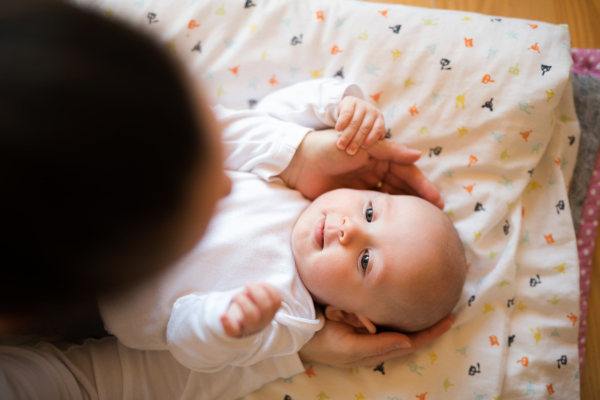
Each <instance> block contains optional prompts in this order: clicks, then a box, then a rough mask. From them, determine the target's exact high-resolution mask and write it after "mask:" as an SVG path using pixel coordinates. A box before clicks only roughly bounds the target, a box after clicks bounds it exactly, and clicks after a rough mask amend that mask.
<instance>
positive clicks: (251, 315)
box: [221, 282, 281, 338]
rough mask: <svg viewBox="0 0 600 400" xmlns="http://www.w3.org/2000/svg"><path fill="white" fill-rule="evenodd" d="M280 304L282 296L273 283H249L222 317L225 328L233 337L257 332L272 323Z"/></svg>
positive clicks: (228, 334)
mask: <svg viewBox="0 0 600 400" xmlns="http://www.w3.org/2000/svg"><path fill="white" fill-rule="evenodd" d="M280 306H281V296H280V295H279V292H278V291H277V289H275V288H274V287H273V286H272V285H270V284H268V283H264V282H262V283H248V284H247V285H246V287H245V288H244V291H243V292H241V293H239V294H237V295H236V296H235V297H234V298H233V300H231V304H229V307H228V308H227V312H225V314H224V315H223V316H222V317H221V323H222V324H223V329H224V330H225V333H226V334H227V336H229V337H232V338H237V337H242V336H247V335H252V334H254V333H257V332H259V331H261V330H263V329H264V328H265V327H267V325H269V324H270V323H271V320H272V319H273V317H274V316H275V313H276V312H277V310H279V307H280Z"/></svg>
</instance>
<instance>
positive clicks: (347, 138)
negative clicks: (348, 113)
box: [338, 107, 367, 150]
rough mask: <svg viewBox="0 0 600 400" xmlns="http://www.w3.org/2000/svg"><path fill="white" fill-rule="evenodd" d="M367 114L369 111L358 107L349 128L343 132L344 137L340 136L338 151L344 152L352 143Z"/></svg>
mask: <svg viewBox="0 0 600 400" xmlns="http://www.w3.org/2000/svg"><path fill="white" fill-rule="evenodd" d="M366 113H367V111H366V109H365V108H364V107H356V108H355V109H354V115H353V116H352V119H351V120H350V122H349V123H348V126H346V128H345V129H344V131H343V132H342V136H340V138H339V140H338V149H340V150H344V149H346V147H348V145H349V144H350V142H351V141H352V138H353V137H354V135H356V132H357V131H358V129H359V128H360V126H361V125H362V122H363V119H364V118H365V114H366Z"/></svg>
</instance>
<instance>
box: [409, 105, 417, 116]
mask: <svg viewBox="0 0 600 400" xmlns="http://www.w3.org/2000/svg"><path fill="white" fill-rule="evenodd" d="M408 112H409V113H410V115H415V114H418V113H419V111H417V103H415V105H414V106H412V107H411V108H409V109H408Z"/></svg>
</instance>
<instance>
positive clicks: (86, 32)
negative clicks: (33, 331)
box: [0, 0, 207, 314]
mask: <svg viewBox="0 0 600 400" xmlns="http://www.w3.org/2000/svg"><path fill="white" fill-rule="evenodd" d="M7 3H13V4H10V5H9V4H5V5H4V6H0V54H1V56H0V207H1V208H0V215H1V216H0V263H1V265H2V266H1V267H0V314H1V313H7V314H10V313H13V314H14V313H22V312H27V311H28V310H29V311H31V310H35V309H38V310H40V309H43V307H44V306H46V308H50V307H56V306H59V305H61V304H67V303H74V302H77V301H78V300H77V299H82V298H89V297H90V294H92V295H93V294H96V293H99V292H102V291H105V290H109V289H111V288H112V287H114V286H115V285H119V284H123V285H127V284H130V283H132V282H134V281H136V280H138V279H139V278H140V277H141V276H144V275H147V274H149V273H150V272H152V271H146V270H145V268H148V269H150V270H152V269H153V268H154V267H151V266H145V265H129V266H125V267H127V268H123V266H122V265H121V264H119V267H118V268H122V271H112V272H108V271H109V270H110V269H111V268H113V269H114V268H115V267H114V265H117V264H114V265H113V262H115V260H117V259H119V257H121V259H123V257H125V256H126V255H127V256H128V257H130V258H129V260H132V263H133V264H135V260H136V258H135V256H131V252H132V251H133V250H132V249H133V248H135V249H136V250H135V251H138V252H139V251H140V250H141V251H144V252H146V253H147V255H148V256H147V257H146V259H151V257H152V255H156V254H158V252H160V251H161V249H160V246H161V243H162V242H161V240H162V235H163V234H164V232H162V231H161V230H164V229H163V228H164V227H165V226H166V224H167V221H170V220H171V219H172V218H173V216H174V215H176V213H177V212H178V211H180V210H179V209H180V205H181V201H182V198H183V194H184V190H186V188H187V185H188V184H189V182H190V179H191V176H192V175H191V174H192V172H193V171H195V170H196V167H200V164H199V163H206V161H205V160H204V158H205V157H204V156H205V155H204V154H202V152H203V151H205V150H204V148H205V144H206V143H207V142H206V139H205V138H203V137H202V136H201V135H200V128H201V125H202V121H201V120H200V115H199V114H200V113H199V112H197V111H196V110H194V108H193V107H194V105H195V103H194V101H193V99H192V95H191V89H190V88H189V87H188V86H189V85H190V84H191V82H190V81H187V80H186V77H185V74H184V73H183V70H182V69H181V67H180V66H179V65H178V64H177V63H176V62H175V61H174V59H173V58H172V57H171V56H170V54H169V53H168V51H167V49H166V46H164V45H162V44H157V43H156V42H155V41H153V40H150V39H149V38H147V37H145V36H144V35H143V34H141V33H139V32H135V31H133V30H132V29H130V28H128V27H126V26H124V25H123V24H120V23H117V22H115V21H109V20H108V19H107V18H106V17H105V16H102V15H96V14H93V13H91V12H88V11H84V10H82V9H79V8H76V7H75V6H71V5H68V4H63V3H62V2H57V1H52V2H50V1H38V2H32V1H27V2H23V1H22V0H20V1H15V2H7ZM203 160H204V161H203ZM125 258H126V257H125ZM111 265H113V267H111ZM157 268H158V267H157ZM116 272H120V273H121V275H120V277H119V278H118V279H117V278H116V277H115V273H116Z"/></svg>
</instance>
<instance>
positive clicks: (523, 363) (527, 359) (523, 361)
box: [517, 357, 529, 367]
mask: <svg viewBox="0 0 600 400" xmlns="http://www.w3.org/2000/svg"><path fill="white" fill-rule="evenodd" d="M518 363H521V365H523V366H524V367H526V366H528V365H529V358H527V357H523V358H521V359H520V360H517V364H518Z"/></svg>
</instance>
